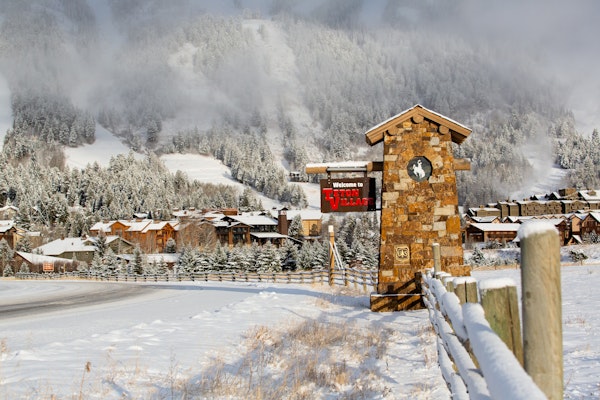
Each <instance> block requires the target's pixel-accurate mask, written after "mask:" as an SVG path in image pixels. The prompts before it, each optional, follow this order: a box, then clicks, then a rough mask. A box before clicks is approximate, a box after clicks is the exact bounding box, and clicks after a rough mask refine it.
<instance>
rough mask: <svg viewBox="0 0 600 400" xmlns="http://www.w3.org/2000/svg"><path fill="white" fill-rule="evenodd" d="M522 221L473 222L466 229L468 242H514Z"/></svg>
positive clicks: (466, 240)
mask: <svg viewBox="0 0 600 400" xmlns="http://www.w3.org/2000/svg"><path fill="white" fill-rule="evenodd" d="M520 227H521V224H520V223H504V224H486V223H472V224H470V225H469V226H467V228H466V230H465V234H466V236H465V242H466V243H484V242H492V241H495V242H499V243H508V242H512V241H513V240H514V239H515V238H516V237H517V232H518V231H519V228H520Z"/></svg>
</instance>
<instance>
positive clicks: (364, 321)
mask: <svg viewBox="0 0 600 400" xmlns="http://www.w3.org/2000/svg"><path fill="white" fill-rule="evenodd" d="M474 276H475V277H476V278H477V279H478V280H483V279H488V278H498V277H510V278H513V279H514V280H515V281H517V282H519V278H520V276H519V270H514V269H513V270H510V269H507V270H497V271H475V272H474ZM562 278H563V284H562V287H563V321H564V323H563V330H564V362H565V372H564V376H565V398H568V399H597V398H598V397H599V396H600V335H599V334H598V332H600V318H599V317H598V315H599V314H598V309H600V292H599V291H598V290H597V288H598V287H599V286H600V263H598V262H597V260H594V263H593V264H586V265H583V266H564V267H563V268H562ZM97 285H109V286H110V285H141V286H143V290H142V291H141V294H139V295H136V296H134V297H130V298H129V299H127V300H117V301H113V302H110V303H104V304H96V305H90V306H83V307H78V308H68V309H65V310H55V311H49V312H43V313H35V314H30V315H29V314H28V315H26V316H17V317H10V318H5V317H3V316H2V315H3V314H0V399H19V398H26V399H48V398H52V395H56V396H57V397H56V398H58V399H62V398H87V399H96V398H97V399H100V398H102V399H120V398H135V399H173V398H182V397H183V393H184V389H183V388H188V389H185V390H189V388H190V387H192V386H193V385H192V384H193V382H198V381H201V380H202V379H203V376H206V377H208V378H204V379H213V377H212V375H210V374H211V372H210V371H214V365H215V360H220V361H219V362H220V363H221V365H225V366H227V367H228V368H229V370H230V372H231V369H232V368H234V366H237V367H236V368H237V369H236V370H235V371H233V372H231V373H233V374H237V375H244V374H246V375H248V374H251V373H257V371H256V370H255V369H252V368H251V366H248V361H247V360H248V356H247V354H248V352H249V351H250V350H251V348H252V345H251V342H252V341H249V340H250V339H252V338H253V337H255V336H257V335H256V332H263V330H262V329H263V328H266V327H268V328H270V329H273V330H275V331H282V330H283V331H285V330H286V329H291V327H293V326H296V325H298V324H300V323H306V322H307V321H319V322H322V323H324V324H331V325H334V324H340V323H343V324H349V325H348V326H353V327H358V329H359V331H361V332H372V333H374V334H375V336H378V335H384V333H386V332H388V333H387V334H388V335H389V332H393V334H391V335H389V337H388V340H387V347H385V348H384V350H383V352H382V353H381V354H379V356H378V357H375V358H373V357H371V358H366V359H364V360H363V361H362V363H358V364H356V363H355V364H353V361H352V360H354V359H355V356H356V355H353V354H349V353H347V352H345V351H343V350H340V351H339V352H338V353H337V354H336V357H337V358H338V361H339V362H342V361H343V362H344V365H346V362H347V363H348V365H349V367H348V368H349V372H348V374H349V378H348V381H347V382H342V383H341V384H340V386H339V387H336V388H335V390H337V391H338V393H340V392H341V393H345V394H348V395H349V394H351V393H353V392H354V391H357V390H359V385H357V384H356V382H355V380H360V379H365V377H370V379H373V380H374V384H373V385H372V386H373V387H372V389H373V391H371V392H369V393H370V395H369V396H368V397H366V398H380V399H447V398H449V394H448V391H447V390H446V388H445V384H444V382H443V380H442V378H441V376H440V372H439V369H438V368H437V363H436V361H435V359H436V353H435V347H434V341H433V337H432V333H431V330H430V329H429V321H428V317H427V313H426V311H424V310H422V311H414V312H398V313H371V312H370V311H369V310H368V303H369V300H368V295H366V294H361V293H350V292H346V293H341V292H340V291H339V290H337V291H331V290H330V289H329V288H328V287H327V286H321V285H316V286H311V285H304V286H303V285H284V284H281V285H276V284H244V283H239V284H230V283H228V284H225V283H223V284H218V283H202V282H193V283H192V282H187V283H183V282H182V283H164V284H134V283H98V282H75V281H15V280H0V293H2V299H1V301H0V309H1V308H2V306H3V305H5V304H7V303H10V302H17V303H19V302H23V301H32V300H30V299H35V301H43V300H44V299H48V301H51V300H52V299H55V298H56V296H58V295H62V294H64V293H73V292H76V293H81V292H87V291H89V290H91V289H92V288H93V287H96V286H97ZM100 289H101V288H100ZM97 290H99V289H97ZM382 337H383V336H382ZM345 340H347V341H352V340H354V336H353V335H352V334H351V335H348V337H347V338H346V339H345ZM365 352H368V349H365ZM251 354H257V353H251ZM253 357H255V358H256V357H258V356H256V355H254V356H253ZM241 360H246V361H244V362H242V361H241ZM250 364H251V363H250ZM86 366H87V369H86ZM303 367H304V366H303V365H296V368H303ZM350 367H351V368H350ZM272 368H275V370H272V371H261V373H263V374H268V375H269V376H271V377H273V376H279V375H281V373H282V371H278V370H277V367H272ZM278 374H279V375H278ZM255 379H258V378H255ZM268 382H270V383H267V384H273V382H276V380H273V379H272V380H270V381H268ZM332 390H333V389H332ZM185 393H187V394H188V395H189V392H187V391H186V392H185ZM313 394H314V398H331V399H332V398H339V395H331V394H329V395H328V394H327V391H326V390H321V391H315V392H314V393H313ZM80 395H81V396H82V397H79V396H80ZM233 398H235V397H233Z"/></svg>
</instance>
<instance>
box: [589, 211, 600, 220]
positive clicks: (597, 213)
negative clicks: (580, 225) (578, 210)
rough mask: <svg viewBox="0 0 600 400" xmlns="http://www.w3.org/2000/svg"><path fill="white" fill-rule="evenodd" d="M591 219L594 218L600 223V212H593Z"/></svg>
mask: <svg viewBox="0 0 600 400" xmlns="http://www.w3.org/2000/svg"><path fill="white" fill-rule="evenodd" d="M590 217H592V218H594V219H595V220H596V221H598V222H600V212H591V213H590Z"/></svg>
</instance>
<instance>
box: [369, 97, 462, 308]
mask: <svg viewBox="0 0 600 400" xmlns="http://www.w3.org/2000/svg"><path fill="white" fill-rule="evenodd" d="M470 133H471V130H470V129H469V128H467V127H465V126H464V125H461V124H459V123H458V122H455V121H453V120H451V119H449V118H446V117H444V116H442V115H440V114H438V113H436V112H434V111H431V110H428V109H427V108H425V107H423V106H421V105H415V106H414V107H412V108H410V109H408V110H406V111H404V112H402V113H400V114H398V115H396V116H394V117H392V118H390V119H388V120H387V121H384V122H382V123H381V124H379V125H377V126H375V127H373V128H371V129H370V130H369V131H367V132H366V134H365V136H366V140H367V143H369V144H370V145H371V146H373V145H375V144H377V143H380V142H382V141H383V182H382V193H381V244H380V261H379V282H378V285H377V292H376V293H373V294H372V295H371V310H373V311H399V310H409V309H416V308H421V307H422V301H421V288H420V276H421V273H422V271H423V270H424V269H426V268H432V267H433V254H432V253H433V251H432V247H433V244H434V243H438V244H439V246H440V254H441V268H442V270H443V271H447V272H450V273H451V274H452V275H460V276H464V275H469V274H470V268H469V267H468V266H465V265H464V260H463V249H462V238H461V231H460V216H459V213H458V194H457V189H456V175H455V171H457V170H468V169H470V165H469V162H468V161H466V160H461V159H455V158H454V156H453V154H452V143H456V144H459V145H460V144H461V143H462V142H463V141H464V140H465V139H466V138H467V137H468V136H469V134H470Z"/></svg>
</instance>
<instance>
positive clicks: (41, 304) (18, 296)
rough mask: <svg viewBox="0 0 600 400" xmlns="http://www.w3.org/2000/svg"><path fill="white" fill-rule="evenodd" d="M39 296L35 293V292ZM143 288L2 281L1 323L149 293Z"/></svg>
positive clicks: (0, 287)
mask: <svg viewBox="0 0 600 400" xmlns="http://www.w3.org/2000/svg"><path fill="white" fill-rule="evenodd" d="M32 289H33V290H35V293H31V290H32ZM147 292H148V289H147V288H144V287H142V286H131V285H111V284H106V283H95V282H89V283H88V284H83V285H81V284H79V285H74V284H69V283H66V284H65V283H62V284H61V283H55V282H52V283H51V284H48V282H24V281H21V282H19V281H12V282H0V293H1V294H2V297H0V321H2V320H6V319H9V318H16V317H23V316H28V317H31V316H33V315H36V314H48V313H49V312H53V311H64V310H66V309H69V308H74V307H85V306H91V305H94V304H101V303H107V302H113V301H118V300H123V299H127V298H130V297H132V296H139V295H142V294H144V293H147Z"/></svg>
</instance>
